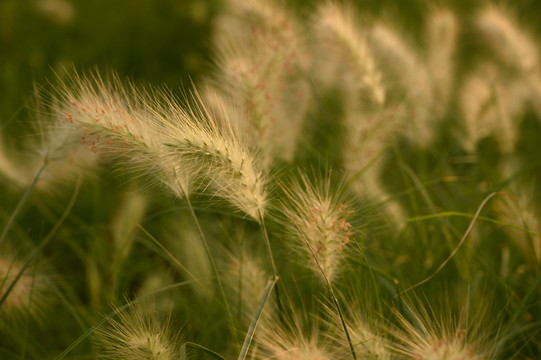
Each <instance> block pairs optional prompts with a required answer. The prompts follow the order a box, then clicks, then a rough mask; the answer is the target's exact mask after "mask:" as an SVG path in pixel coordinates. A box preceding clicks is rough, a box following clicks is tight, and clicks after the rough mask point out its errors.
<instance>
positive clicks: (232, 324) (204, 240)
mask: <svg viewBox="0 0 541 360" xmlns="http://www.w3.org/2000/svg"><path fill="white" fill-rule="evenodd" d="M186 203H187V204H188V209H189V210H190V215H191V216H192V218H193V221H194V222H195V225H196V226H197V231H198V232H199V237H200V238H201V241H202V243H203V246H204V247H205V251H206V253H207V256H208V258H209V261H210V264H211V266H212V271H213V272H214V276H215V277H216V282H217V283H218V288H219V290H220V295H221V296H222V298H223V301H224V305H225V311H226V312H227V317H228V318H229V322H228V323H229V328H230V331H231V335H232V336H233V342H234V343H235V346H237V347H238V345H239V339H238V337H237V330H236V328H235V320H234V318H233V314H232V313H231V309H230V308H229V302H228V301H227V297H226V296H225V291H224V286H223V284H222V280H221V278H220V273H219V272H218V267H217V266H216V262H215V261H214V257H213V256H212V253H211V251H210V247H209V244H208V241H207V238H206V236H205V233H203V229H202V228H201V224H199V220H198V219H197V216H196V215H195V211H194V209H193V206H192V202H191V201H190V198H189V197H188V196H186Z"/></svg>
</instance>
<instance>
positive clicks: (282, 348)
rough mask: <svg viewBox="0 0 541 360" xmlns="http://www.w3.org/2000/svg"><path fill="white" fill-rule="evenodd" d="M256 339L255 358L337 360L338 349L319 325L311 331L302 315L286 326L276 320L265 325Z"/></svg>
mask: <svg viewBox="0 0 541 360" xmlns="http://www.w3.org/2000/svg"><path fill="white" fill-rule="evenodd" d="M262 325H263V326H262V327H260V329H259V330H258V332H256V337H255V339H254V341H255V346H254V347H253V348H254V349H256V352H255V354H254V355H253V358H255V359H261V360H263V359H276V360H330V359H336V358H337V357H336V355H337V354H336V349H334V348H333V347H332V346H331V343H330V341H329V340H328V339H326V338H325V337H323V336H322V334H321V332H320V331H319V330H318V329H317V326H313V327H312V328H311V331H307V329H306V325H305V321H303V320H302V319H301V318H300V317H299V316H298V315H293V319H290V320H289V321H287V323H286V324H284V323H282V322H281V321H278V320H277V319H272V320H271V321H269V322H265V323H264V324H262Z"/></svg>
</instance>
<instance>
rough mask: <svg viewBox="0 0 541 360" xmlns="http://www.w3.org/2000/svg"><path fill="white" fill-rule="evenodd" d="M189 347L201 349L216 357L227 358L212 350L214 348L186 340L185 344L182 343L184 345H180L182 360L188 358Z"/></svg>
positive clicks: (224, 359) (223, 359)
mask: <svg viewBox="0 0 541 360" xmlns="http://www.w3.org/2000/svg"><path fill="white" fill-rule="evenodd" d="M187 347H191V348H192V349H197V350H201V351H202V352H204V353H205V354H207V355H210V356H213V357H215V358H216V359H220V360H227V359H226V358H224V357H223V356H222V355H220V354H218V353H217V352H215V351H212V350H210V349H208V348H206V347H204V346H203V345H199V344H196V343H193V342H185V343H184V344H182V346H181V347H180V360H186V359H187V355H186V348H187Z"/></svg>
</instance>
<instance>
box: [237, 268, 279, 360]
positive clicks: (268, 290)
mask: <svg viewBox="0 0 541 360" xmlns="http://www.w3.org/2000/svg"><path fill="white" fill-rule="evenodd" d="M277 281H278V277H275V278H274V279H272V280H270V281H269V284H268V285H267V288H266V289H265V293H264V294H263V297H262V298H261V301H259V306H258V307H257V311H256V313H255V317H254V319H253V320H252V323H251V324H250V327H249V328H248V332H247V333H246V337H245V338H244V343H243V344H242V349H241V350H240V354H239V360H244V359H246V355H247V354H248V349H249V348H250V344H251V343H252V339H253V338H254V333H255V329H256V328H257V324H258V323H259V319H261V314H262V313H263V308H264V307H265V304H266V303H267V301H268V300H269V296H270V293H271V292H272V289H273V288H274V286H275V285H276V282H277Z"/></svg>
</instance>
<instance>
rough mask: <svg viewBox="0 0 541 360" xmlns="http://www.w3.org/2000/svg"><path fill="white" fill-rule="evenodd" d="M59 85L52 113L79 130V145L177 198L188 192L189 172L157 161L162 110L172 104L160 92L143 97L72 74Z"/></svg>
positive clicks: (160, 159) (160, 154) (95, 78)
mask: <svg viewBox="0 0 541 360" xmlns="http://www.w3.org/2000/svg"><path fill="white" fill-rule="evenodd" d="M72 83H73V84H69V85H68V84H62V85H61V89H60V96H61V99H60V101H61V103H60V104H59V106H58V111H57V112H58V114H59V117H60V118H61V119H62V121H61V122H62V123H63V124H64V126H67V127H72V128H75V129H78V130H79V131H80V132H81V136H80V143H81V144H83V145H86V146H88V148H89V149H90V151H92V152H94V153H100V154H108V155H113V156H115V157H116V158H117V159H118V160H119V161H120V162H121V163H122V164H124V165H125V166H126V167H127V168H128V169H130V170H142V171H143V172H146V173H149V174H151V175H154V176H155V177H156V178H157V179H158V180H159V181H160V182H162V183H163V184H165V185H166V186H168V187H169V188H170V189H171V190H172V191H173V192H174V193H175V194H176V195H177V196H179V197H183V196H186V195H188V193H189V185H190V174H188V173H187V172H184V171H181V170H182V169H180V168H179V167H178V165H175V166H171V165H169V164H164V163H163V158H164V146H163V144H162V140H161V134H160V133H159V132H158V129H159V127H160V122H161V120H162V114H163V112H164V107H165V106H167V105H168V102H173V99H171V96H170V95H168V94H165V93H163V92H162V93H160V92H157V93H153V94H148V93H145V92H142V91H139V90H137V89H136V88H135V86H134V85H129V84H128V85H126V86H125V85H122V84H121V82H120V80H118V79H117V78H114V80H113V82H112V83H110V84H109V83H106V82H105V81H104V80H103V79H102V78H101V77H100V76H99V75H97V74H95V75H92V76H90V77H84V76H79V75H75V76H74V78H73V80H72Z"/></svg>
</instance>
